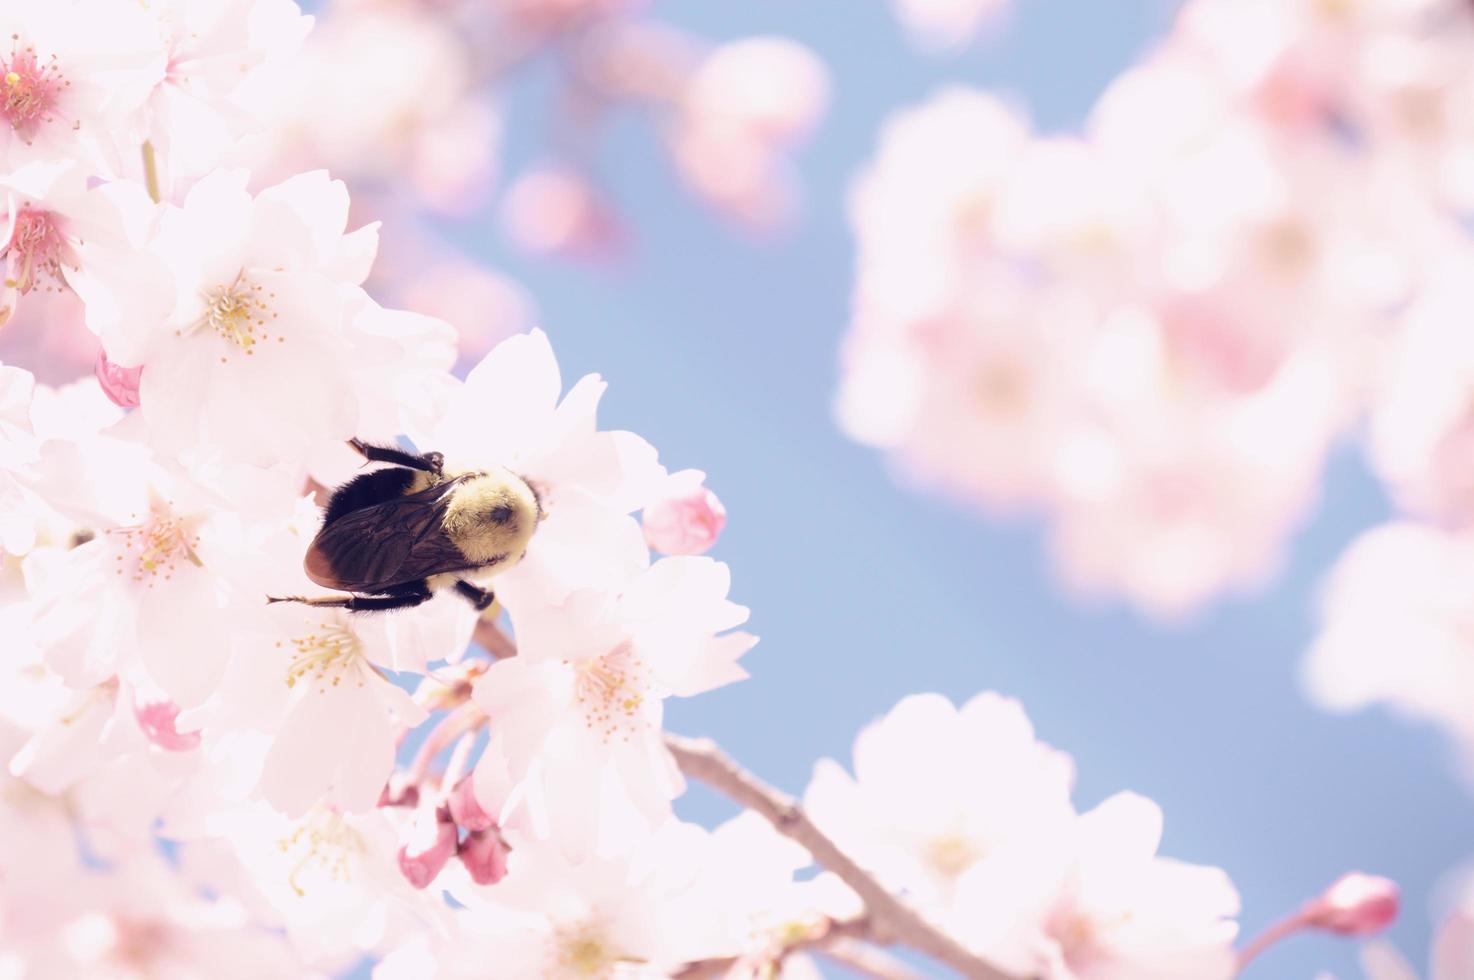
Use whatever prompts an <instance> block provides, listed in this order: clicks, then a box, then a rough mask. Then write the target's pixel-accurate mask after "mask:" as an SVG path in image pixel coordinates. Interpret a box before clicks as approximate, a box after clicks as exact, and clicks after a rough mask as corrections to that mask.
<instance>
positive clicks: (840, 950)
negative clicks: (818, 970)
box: [814, 936, 926, 980]
mask: <svg viewBox="0 0 1474 980" xmlns="http://www.w3.org/2000/svg"><path fill="white" fill-rule="evenodd" d="M814 952H816V953H819V954H820V955H821V956H824V957H826V958H827V959H831V960H833V961H834V962H836V963H838V964H840V965H842V966H845V967H847V968H849V969H850V970H853V971H854V972H856V973H859V974H862V975H864V976H867V977H874V978H875V980H926V977H925V976H924V975H923V974H921V973H920V972H918V971H916V970H913V969H912V968H911V967H909V966H907V965H906V964H905V963H902V962H901V961H900V960H899V959H897V958H896V957H894V956H892V955H891V954H890V953H887V952H886V951H885V950H883V949H880V948H879V947H877V946H872V945H870V944H869V943H864V942H860V941H859V940H857V939H846V938H844V937H843V936H841V937H840V938H838V939H835V940H834V941H833V942H829V943H825V944H824V945H823V946H820V947H819V948H817V949H816V950H814Z"/></svg>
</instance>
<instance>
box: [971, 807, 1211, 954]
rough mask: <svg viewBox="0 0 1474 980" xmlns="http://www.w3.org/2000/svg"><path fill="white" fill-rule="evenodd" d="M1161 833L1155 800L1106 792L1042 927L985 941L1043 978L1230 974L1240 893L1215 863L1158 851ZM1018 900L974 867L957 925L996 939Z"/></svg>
mask: <svg viewBox="0 0 1474 980" xmlns="http://www.w3.org/2000/svg"><path fill="white" fill-rule="evenodd" d="M1161 836H1162V812H1161V810H1160V809H1159V808H1158V807H1157V805H1156V804H1155V803H1153V802H1152V801H1151V800H1148V799H1146V798H1144V797H1140V796H1136V795H1135V794H1132V793H1119V794H1117V795H1115V796H1113V797H1111V798H1110V799H1108V800H1106V801H1105V802H1104V803H1102V804H1101V805H1100V806H1098V807H1096V808H1095V809H1094V810H1091V811H1090V812H1089V813H1086V814H1084V815H1083V816H1081V817H1080V818H1079V821H1078V824H1077V825H1076V827H1075V832H1074V834H1073V835H1072V837H1073V845H1072V846H1073V848H1074V857H1073V866H1072V867H1071V868H1070V870H1069V871H1068V872H1067V874H1066V875H1065V877H1064V880H1063V881H1062V882H1061V883H1060V886H1059V890H1058V892H1057V893H1056V894H1055V895H1054V896H1053V898H1052V899H1051V900H1050V901H1049V902H1047V903H1046V905H1045V906H1044V907H1043V908H1042V909H1041V910H1039V913H1038V914H1039V915H1040V917H1039V919H1038V920H1037V925H1033V926H1031V927H1030V928H1029V929H1026V930H1022V931H1020V932H1019V933H1017V934H1015V936H1014V937H1013V943H1014V944H1016V945H1014V947H1013V950H1011V951H1010V950H1009V946H1010V943H1008V942H1007V941H1006V940H1005V941H1004V942H1002V943H1000V944H999V945H997V946H993V945H991V943H990V944H989V945H986V946H984V948H986V949H989V950H990V951H991V958H993V959H995V961H996V962H998V964H999V965H1000V966H1002V967H1004V968H1005V969H1008V970H1012V971H1015V972H1018V973H1019V974H1021V975H1035V974H1039V975H1041V976H1042V977H1044V978H1045V980H1128V978H1129V980H1180V978H1183V977H1192V978H1193V980H1228V978H1229V977H1232V976H1234V975H1235V974H1236V973H1237V972H1238V962H1237V958H1236V956H1235V954H1234V950H1233V940H1234V937H1235V936H1236V935H1237V933H1238V927H1237V925H1236V924H1235V923H1234V922H1233V916H1235V915H1237V914H1238V911H1239V897H1238V893H1237V892H1236V891H1235V890H1234V887H1233V884H1232V883H1231V882H1230V881H1229V880H1228V876H1227V875H1225V874H1224V873H1223V872H1222V871H1220V870H1218V869H1217V868H1208V867H1200V866H1197V865H1190V864H1184V863H1182V862H1179V861H1172V860H1169V859H1166V858H1161V857H1157V856H1156V851H1157V846H1158V844H1159V843H1160V841H1161ZM1013 907H1016V906H1014V905H1013V904H1011V902H1010V899H1009V898H1008V897H1007V896H1006V895H1005V894H1003V891H1002V890H1001V889H999V887H998V883H996V882H993V881H988V880H986V876H985V875H982V874H974V875H970V876H969V877H968V880H967V881H966V882H964V884H963V886H962V888H961V889H960V890H959V895H958V903H957V917H956V919H955V920H954V921H955V922H956V925H955V926H954V929H955V930H956V931H957V932H958V934H959V935H960V936H961V937H962V938H963V939H964V940H967V939H970V938H972V937H971V936H970V935H969V931H968V930H969V927H972V928H974V929H976V930H977V931H978V933H980V934H981V936H984V937H989V939H991V935H990V934H994V933H995V932H996V924H997V923H998V922H1000V921H1001V922H1007V921H1009V912H1010V909H1011V908H1013ZM1035 929H1038V932H1037V933H1036V932H1035ZM985 942H986V940H985Z"/></svg>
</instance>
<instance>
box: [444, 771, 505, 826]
mask: <svg viewBox="0 0 1474 980" xmlns="http://www.w3.org/2000/svg"><path fill="white" fill-rule="evenodd" d="M472 782H473V780H472V779H471V778H470V777H469V776H468V777H466V778H465V779H462V780H461V781H460V782H459V783H457V784H456V787H455V789H453V790H451V793H450V799H449V800H447V801H446V802H447V803H448V804H449V805H450V815H451V819H453V820H455V822H456V824H457V825H458V826H460V827H461V828H462V829H463V830H469V831H473V832H474V831H478V830H490V829H491V828H492V827H495V826H496V818H495V817H493V816H492V815H491V814H489V813H487V812H486V811H485V810H483V809H482V808H481V801H480V800H478V799H477V798H476V788H475V787H474V786H473V785H472Z"/></svg>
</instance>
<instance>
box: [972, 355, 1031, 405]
mask: <svg viewBox="0 0 1474 980" xmlns="http://www.w3.org/2000/svg"><path fill="white" fill-rule="evenodd" d="M973 390H974V393H975V395H976V397H977V400H978V403H979V404H980V405H981V406H982V407H983V409H984V410H985V411H988V412H991V413H992V414H994V415H1014V414H1017V413H1019V412H1021V411H1023V409H1024V408H1025V407H1026V406H1027V405H1028V402H1029V380H1028V377H1027V376H1026V375H1025V374H1024V371H1023V369H1022V368H1021V367H1020V366H1019V365H1018V364H1015V363H1014V362H1013V361H1012V360H1011V359H1008V358H995V359H989V360H987V361H985V362H984V363H983V364H982V365H981V366H979V368H978V370H977V373H976V375H975V376H974V384H973Z"/></svg>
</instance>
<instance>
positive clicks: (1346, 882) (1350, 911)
mask: <svg viewBox="0 0 1474 980" xmlns="http://www.w3.org/2000/svg"><path fill="white" fill-rule="evenodd" d="M1400 908H1401V899H1400V896H1399V891H1398V888H1397V883H1396V882H1394V881H1391V880H1389V879H1387V878H1382V877H1378V876H1376V875H1367V874H1361V873H1357V872H1353V873H1351V874H1346V875H1342V876H1341V877H1340V878H1338V879H1337V880H1336V881H1335V882H1334V883H1333V884H1332V885H1331V887H1330V888H1327V889H1326V891H1325V893H1324V894H1322V895H1320V896H1318V897H1317V898H1315V899H1314V900H1312V901H1311V902H1310V904H1309V905H1307V906H1306V908H1305V910H1304V911H1303V913H1302V914H1303V915H1304V917H1305V921H1306V923H1307V924H1308V925H1310V926H1311V927H1313V928H1316V929H1324V930H1326V931H1328V932H1335V933H1339V934H1341V935H1343V936H1370V935H1375V934H1376V933H1379V932H1381V931H1382V930H1383V929H1385V928H1387V927H1388V926H1389V925H1391V924H1392V923H1393V922H1394V921H1396V919H1397V913H1398V910H1399V909H1400Z"/></svg>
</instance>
